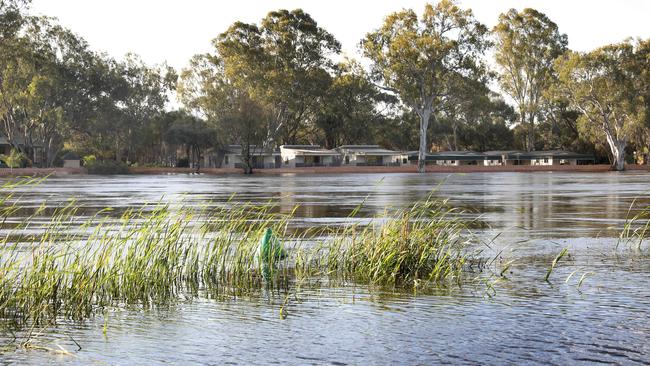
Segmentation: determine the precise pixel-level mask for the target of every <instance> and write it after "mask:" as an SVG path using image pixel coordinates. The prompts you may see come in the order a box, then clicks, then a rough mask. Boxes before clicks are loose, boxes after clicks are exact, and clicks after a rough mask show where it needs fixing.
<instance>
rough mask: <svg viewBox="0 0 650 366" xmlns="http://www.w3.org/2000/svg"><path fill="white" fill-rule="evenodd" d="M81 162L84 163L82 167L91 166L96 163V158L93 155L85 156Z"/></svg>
mask: <svg viewBox="0 0 650 366" xmlns="http://www.w3.org/2000/svg"><path fill="white" fill-rule="evenodd" d="M81 160H82V161H83V162H84V166H86V165H88V164H93V163H95V162H96V161H97V157H95V155H86V156H84V157H83V158H81Z"/></svg>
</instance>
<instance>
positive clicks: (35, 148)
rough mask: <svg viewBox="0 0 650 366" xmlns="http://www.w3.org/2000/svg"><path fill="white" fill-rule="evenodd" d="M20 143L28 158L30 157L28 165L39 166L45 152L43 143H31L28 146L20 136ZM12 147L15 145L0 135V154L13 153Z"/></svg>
mask: <svg viewBox="0 0 650 366" xmlns="http://www.w3.org/2000/svg"><path fill="white" fill-rule="evenodd" d="M18 145H19V146H20V149H21V150H23V151H24V152H25V156H26V157H27V159H29V161H28V162H27V165H28V166H31V165H35V166H39V165H41V164H42V163H43V161H44V156H43V155H44V153H43V147H42V146H41V145H31V146H29V147H28V146H26V145H25V144H24V141H23V140H22V139H20V138H18ZM12 149H14V146H13V145H12V144H11V143H9V140H8V139H7V138H6V137H5V136H0V155H9V154H11V150H12Z"/></svg>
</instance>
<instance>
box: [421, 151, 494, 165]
mask: <svg viewBox="0 0 650 366" xmlns="http://www.w3.org/2000/svg"><path fill="white" fill-rule="evenodd" d="M408 159H409V160H410V161H411V163H412V164H417V162H418V152H417V151H412V152H410V153H409V158H408ZM484 160H485V156H484V155H483V153H479V152H475V151H440V152H434V153H427V154H426V164H431V165H443V166H461V165H483V164H484V163H483V161H484Z"/></svg>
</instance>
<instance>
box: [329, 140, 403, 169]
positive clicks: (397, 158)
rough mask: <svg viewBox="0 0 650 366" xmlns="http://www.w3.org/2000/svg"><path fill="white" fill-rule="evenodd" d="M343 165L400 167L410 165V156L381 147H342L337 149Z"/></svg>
mask: <svg viewBox="0 0 650 366" xmlns="http://www.w3.org/2000/svg"><path fill="white" fill-rule="evenodd" d="M336 151H338V152H339V153H340V154H341V159H342V161H341V164H342V165H351V166H400V165H402V164H405V163H408V156H406V155H405V154H403V153H401V152H399V151H393V150H388V149H384V148H382V147H380V146H379V145H342V146H339V147H337V148H336Z"/></svg>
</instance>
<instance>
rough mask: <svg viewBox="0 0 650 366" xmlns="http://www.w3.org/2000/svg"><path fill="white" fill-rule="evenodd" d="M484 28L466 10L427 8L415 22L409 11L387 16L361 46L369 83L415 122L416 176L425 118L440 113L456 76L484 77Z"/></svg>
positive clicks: (445, 2) (446, 3) (444, 4)
mask: <svg viewBox="0 0 650 366" xmlns="http://www.w3.org/2000/svg"><path fill="white" fill-rule="evenodd" d="M486 34H487V28H486V27H485V26H484V25H483V24H481V23H479V22H478V21H476V20H475V19H474V17H473V14H472V11H471V10H462V9H460V8H459V7H458V6H457V5H456V4H455V3H454V2H453V1H450V0H442V1H440V2H439V3H437V4H435V5H432V4H427V5H426V6H425V9H424V13H423V14H422V16H421V17H420V18H418V16H417V15H416V14H415V12H414V11H413V10H403V11H400V12H397V13H393V14H390V15H389V16H388V17H386V19H385V21H384V24H383V25H382V27H381V28H379V29H378V30H376V31H374V32H372V33H369V34H367V35H366V37H365V39H364V40H363V41H362V49H363V53H364V56H366V57H367V58H369V59H370V60H371V61H372V64H371V70H372V76H373V78H374V79H375V80H376V81H378V82H380V83H381V84H382V85H383V87H384V88H385V89H387V90H390V91H392V92H393V93H395V94H397V95H398V96H399V98H400V100H401V101H402V103H404V104H405V105H407V106H409V107H410V108H411V109H412V110H413V112H415V113H417V115H418V116H419V117H420V151H419V164H418V167H419V170H420V171H421V172H424V161H425V160H424V154H425V153H426V152H427V151H428V145H427V141H426V136H427V132H428V125H429V118H430V116H431V115H432V113H434V112H436V111H438V110H440V109H441V105H442V101H443V99H444V98H446V97H448V96H449V95H450V94H451V89H452V88H453V85H454V83H455V82H456V81H457V79H458V77H459V75H462V76H466V77H469V78H474V77H475V76H476V75H480V74H482V73H483V71H484V65H483V62H482V60H481V59H480V58H479V57H480V56H481V55H482V54H483V52H484V51H485V49H486V48H487V46H488V45H489V43H488V42H487V40H486Z"/></svg>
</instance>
